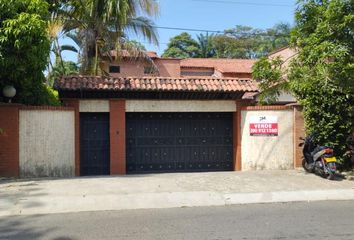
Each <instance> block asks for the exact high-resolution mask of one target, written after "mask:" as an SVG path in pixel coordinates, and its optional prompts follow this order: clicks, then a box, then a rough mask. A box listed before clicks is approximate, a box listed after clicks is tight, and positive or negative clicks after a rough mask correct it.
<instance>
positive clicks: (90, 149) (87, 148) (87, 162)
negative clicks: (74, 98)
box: [80, 113, 110, 176]
mask: <svg viewBox="0 0 354 240" xmlns="http://www.w3.org/2000/svg"><path fill="white" fill-rule="evenodd" d="M80 149H81V152H80V174H81V175H82V176H87V175H108V174H109V167H110V166H109V114H108V113H80Z"/></svg>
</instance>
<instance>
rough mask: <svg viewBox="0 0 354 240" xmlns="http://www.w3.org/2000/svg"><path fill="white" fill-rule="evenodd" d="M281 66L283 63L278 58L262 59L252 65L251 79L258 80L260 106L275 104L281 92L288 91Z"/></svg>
mask: <svg viewBox="0 0 354 240" xmlns="http://www.w3.org/2000/svg"><path fill="white" fill-rule="evenodd" d="M282 64H283V61H282V60H281V59H280V58H279V57H278V58H274V59H268V58H266V57H262V58H260V59H259V60H258V61H257V62H256V63H255V64H254V65H253V72H252V75H253V78H254V79H259V81H258V87H259V89H260V90H261V93H260V95H259V96H260V103H261V104H272V103H274V102H276V100H277V98H278V96H279V95H280V93H281V92H283V91H285V92H287V91H288V88H289V86H288V82H287V81H285V80H284V78H283V74H284V73H283V70H282Z"/></svg>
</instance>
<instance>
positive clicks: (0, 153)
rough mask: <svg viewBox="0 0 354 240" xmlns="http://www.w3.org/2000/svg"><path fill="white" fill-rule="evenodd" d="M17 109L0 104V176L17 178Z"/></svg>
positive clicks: (15, 106) (18, 169)
mask: <svg viewBox="0 0 354 240" xmlns="http://www.w3.org/2000/svg"><path fill="white" fill-rule="evenodd" d="M19 107H20V105H16V104H0V176H3V177H19V175H20V160H19V159H20V157H19V150H20V148H19Z"/></svg>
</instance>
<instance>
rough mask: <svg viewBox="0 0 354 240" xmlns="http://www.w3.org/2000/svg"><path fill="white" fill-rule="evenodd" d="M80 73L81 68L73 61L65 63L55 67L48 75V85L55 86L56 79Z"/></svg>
mask: <svg viewBox="0 0 354 240" xmlns="http://www.w3.org/2000/svg"><path fill="white" fill-rule="evenodd" d="M78 73H79V67H78V65H77V64H76V63H74V62H72V61H63V62H62V63H60V64H57V65H55V66H53V68H52V70H51V72H50V73H49V74H48V76H47V79H48V81H47V82H48V85H49V86H53V84H54V81H55V79H58V78H60V77H61V76H65V75H75V74H78Z"/></svg>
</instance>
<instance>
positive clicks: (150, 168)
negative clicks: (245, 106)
mask: <svg viewBox="0 0 354 240" xmlns="http://www.w3.org/2000/svg"><path fill="white" fill-rule="evenodd" d="M126 137H127V139H126V157H127V172H128V173H148V172H151V173H153V172H193V171H225V170H232V169H233V147H232V146H233V138H232V137H233V131H232V113H127V114H126Z"/></svg>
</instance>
